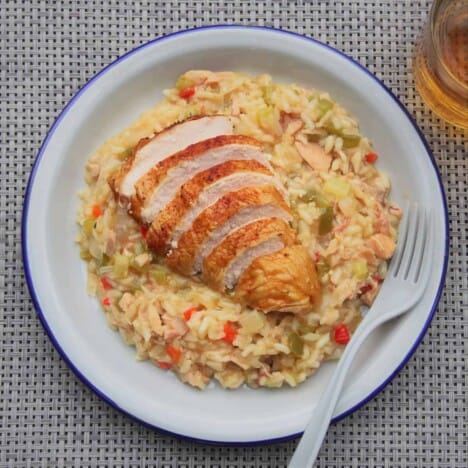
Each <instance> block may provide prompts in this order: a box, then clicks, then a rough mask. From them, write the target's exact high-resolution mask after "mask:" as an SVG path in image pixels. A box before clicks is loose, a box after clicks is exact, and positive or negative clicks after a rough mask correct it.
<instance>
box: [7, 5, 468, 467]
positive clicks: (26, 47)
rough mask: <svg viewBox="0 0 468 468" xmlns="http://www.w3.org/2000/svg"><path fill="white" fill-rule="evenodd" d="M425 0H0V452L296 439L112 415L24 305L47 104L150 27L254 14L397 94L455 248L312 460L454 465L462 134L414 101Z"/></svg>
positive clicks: (206, 459)
mask: <svg viewBox="0 0 468 468" xmlns="http://www.w3.org/2000/svg"><path fill="white" fill-rule="evenodd" d="M429 7H430V2H429V1H426V0H421V1H417V0H415V1H405V0H394V1H391V0H387V1H385V0H369V1H368V0H365V1H347V0H335V1H320V2H318V1H317V2H313V1H305V0H297V1H286V0H283V1H262V0H257V1H236V0H229V1H228V0H226V1H208V0H206V1H197V2H195V1H183V0H168V1H166V2H158V1H150V0H148V1H143V0H141V1H139V0H125V1H124V0H120V1H119V0H93V1H90V0H88V1H86V0H82V1H66V0H63V1H56V2H52V1H50V2H49V1H35V2H32V1H24V2H21V1H19V0H15V1H6V0H0V54H1V55H0V97H1V102H0V104H1V107H0V138H1V140H0V155H1V159H0V171H1V172H0V241H1V242H0V314H1V315H0V326H1V330H0V340H1V402H0V416H1V421H0V467H8V468H10V467H62V466H67V467H68V466H76V467H85V466H93V467H94V466H96V467H97V466H99V467H101V466H111V467H120V466H125V467H146V466H158V467H180V468H184V467H186V468H189V467H209V468H214V467H219V468H228V467H230V468H234V467H265V468H270V467H281V466H285V465H286V464H287V461H288V459H289V457H290V456H291V454H292V452H293V450H294V448H295V446H296V440H291V441H288V442H283V443H275V444H270V445H263V446H257V447H250V446H247V447H229V446H211V445H204V444H199V443H195V442H190V441H185V440H179V439H178V438H175V437H171V436H169V435H166V434H163V433H161V432H158V431H156V430H151V429H148V428H146V427H143V426H141V425H140V424H138V423H136V422H134V421H132V420H131V419H129V418H128V417H126V416H124V415H122V414H121V413H119V412H118V411H117V410H115V409H113V408H112V407H110V406H109V405H107V404H106V403H105V402H104V401H102V400H101V399H100V398H99V397H97V396H96V395H95V394H94V393H93V392H92V391H91V390H89V389H88V388H87V387H86V386H85V385H84V384H83V383H82V382H81V381H80V380H79V379H78V378H77V377H76V376H75V375H74V374H73V372H72V371H71V370H70V369H69V368H68V367H67V365H66V364H65V363H64V361H63V360H62V359H61V357H60V356H59V354H58V353H57V351H56V350H55V349H54V347H53V346H52V344H51V342H50V341H49V339H48V337H47V335H46V333H45V332H44V330H43V328H42V326H41V324H40V323H39V320H38V318H37V316H36V312H35V311H34V308H33V305H32V302H31V299H30V297H29V294H28V291H27V288H26V285H25V280H24V275H23V268H22V260H21V247H20V225H21V212H22V204H23V196H24V191H25V187H26V183H27V179H28V176H29V172H30V170H31V167H32V164H33V162H34V159H35V157H36V155H37V152H38V149H39V146H40V144H41V142H42V140H43V139H44V138H45V136H46V132H47V130H48V128H49V127H50V126H51V125H52V123H53V121H54V119H55V118H56V117H57V115H58V113H59V112H60V111H61V110H62V109H63V107H64V106H65V104H66V103H67V102H68V101H69V99H70V98H71V97H72V96H73V95H74V94H75V93H76V92H77V90H78V89H79V88H80V87H81V86H82V85H83V84H84V83H86V81H87V80H88V79H90V78H91V77H92V76H93V75H94V74H95V73H96V72H98V71H99V70H100V69H101V68H102V67H104V66H105V65H107V64H109V63H110V62H112V61H113V60H115V59H116V58H117V57H119V56H120V55H121V54H123V53H125V52H127V51H128V50H130V49H133V48H134V47H136V46H139V45H141V44H143V43H145V42H146V41H148V40H150V39H154V38H156V37H160V36H163V35H165V34H168V33H171V32H174V31H179V30H183V29H187V28H193V27H196V26H204V25H214V24H219V23H228V24H233V23H234V24H242V25H266V26H274V27H276V28H282V29H285V30H289V31H294V32H297V33H300V34H304V35H306V36H311V37H314V38H316V39H319V40H321V41H323V42H325V43H327V44H330V45H332V46H334V47H336V48H338V49H340V50H342V51H344V52H345V53H347V54H348V55H350V56H351V57H353V58H354V59H356V60H358V61H359V62H360V63H361V64H362V65H364V66H366V67H367V68H368V69H370V70H371V71H372V72H373V73H375V74H376V75H377V77H378V78H380V79H381V80H382V81H383V82H384V83H385V84H386V85H387V86H389V87H390V88H391V89H392V91H393V92H394V93H395V94H396V95H397V96H398V97H399V98H400V99H401V101H402V102H403V104H404V105H405V106H406V107H407V109H408V110H409V112H410V113H411V114H412V115H413V117H414V118H415V120H416V122H417V123H418V125H419V126H420V128H421V129H422V131H423V133H424V134H425V136H426V137H427V139H428V142H429V145H430V146H431V148H432V149H433V151H434V155H435V157H436V159H437V163H438V166H439V169H440V172H441V174H442V179H443V182H444V185H445V189H446V192H447V197H448V206H449V210H450V216H451V255H450V264H449V270H448V276H447V282H446V287H445V290H444V293H443V295H442V298H441V301H440V304H439V307H438V310H437V313H436V315H435V318H434V320H433V322H432V325H431V326H430V328H429V330H428V332H427V334H426V336H425V337H424V339H423V341H422V343H421V345H420V346H419V348H418V349H417V351H416V353H415V354H414V356H413V357H412V358H411V360H410V361H409V362H408V364H407V365H406V366H405V367H404V368H403V370H402V371H401V372H400V373H399V375H397V376H396V377H395V378H394V379H393V380H392V382H391V383H389V385H388V386H387V387H386V388H385V389H384V390H383V391H382V392H381V393H380V394H379V395H378V396H376V397H375V398H374V399H373V400H372V401H371V402H369V403H367V404H366V405H365V406H364V407H363V408H361V409H360V410H358V411H356V412H355V413H354V414H352V415H351V416H349V417H347V418H345V419H344V420H342V421H340V422H338V423H336V424H333V425H332V426H331V427H330V430H329V432H328V435H327V437H326V439H325V442H324V444H323V447H322V450H321V452H320V456H319V458H318V460H317V466H319V467H345V466H346V467H348V466H349V467H351V466H352V467H374V466H375V467H381V466H382V467H432V466H435V467H464V468H466V467H467V466H468V454H467V443H468V442H467V434H468V430H467V422H466V419H467V406H468V403H467V399H466V391H467V370H466V356H467V353H466V347H465V346H466V345H465V343H466V342H467V341H468V336H467V334H468V332H467V329H468V326H467V322H468V320H467V302H468V301H467V292H468V284H467V281H468V279H467V276H468V275H467V268H466V265H467V262H468V257H467V247H466V241H467V238H466V231H467V212H468V210H467V205H468V200H467V188H466V187H467V184H466V182H467V174H468V155H467V151H466V150H467V140H468V139H467V133H466V132H463V131H461V130H457V129H455V128H454V127H452V126H450V125H448V124H446V123H444V122H443V121H441V120H440V119H439V118H437V117H436V116H435V115H434V114H433V113H432V112H431V111H430V110H429V109H428V108H427V107H426V106H424V105H423V103H422V101H421V99H420V97H419V95H418V94H417V92H416V90H415V87H414V82H413V76H412V71H411V53H412V50H413V47H414V44H415V41H416V38H417V35H418V32H419V31H420V29H421V27H422V26H423V24H424V21H425V18H426V16H427V12H428V9H429Z"/></svg>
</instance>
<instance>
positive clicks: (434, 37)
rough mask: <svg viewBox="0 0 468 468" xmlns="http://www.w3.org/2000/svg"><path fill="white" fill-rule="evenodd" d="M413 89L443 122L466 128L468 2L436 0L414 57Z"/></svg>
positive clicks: (467, 121) (462, 0)
mask: <svg viewBox="0 0 468 468" xmlns="http://www.w3.org/2000/svg"><path fill="white" fill-rule="evenodd" d="M413 64H414V78H415V82H416V88H417V89H418V91H419V93H420V94H421V96H422V98H423V100H424V101H425V102H426V104H427V105H428V106H429V107H430V108H431V109H432V110H433V111H434V112H435V113H436V114H438V115H439V116H440V117H442V118H443V119H444V120H446V121H448V122H450V123H452V124H454V125H456V126H458V127H462V128H465V129H467V128H468V0H435V1H434V3H433V4H432V8H431V12H430V16H429V19H428V21H427V24H426V25H425V28H424V30H423V32H422V35H421V38H420V39H419V42H418V44H417V46H416V49H415V54H414V61H413Z"/></svg>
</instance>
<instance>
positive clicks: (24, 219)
mask: <svg viewBox="0 0 468 468" xmlns="http://www.w3.org/2000/svg"><path fill="white" fill-rule="evenodd" d="M209 29H230V30H234V29H238V30H243V29H248V30H252V29H256V30H261V31H270V32H274V33H276V34H279V35H281V34H286V35H290V36H294V37H295V38H297V39H301V40H303V41H310V42H313V43H315V44H317V45H318V46H320V47H323V48H325V49H328V50H329V51H331V52H333V53H335V54H338V55H340V56H342V57H343V58H345V59H346V60H347V61H348V62H351V63H352V64H353V65H354V66H356V67H358V68H359V69H360V70H361V71H363V72H365V73H366V74H367V75H368V76H370V77H371V78H372V79H373V80H374V81H376V82H377V83H378V84H379V85H380V87H381V88H382V89H383V90H384V91H386V92H387V94H388V95H389V96H390V97H391V98H392V99H393V100H394V101H395V102H396V103H397V104H398V106H399V107H400V109H401V110H402V111H403V113H404V114H405V115H406V117H407V119H408V120H409V121H410V123H411V124H412V126H413V128H414V129H415V130H416V133H417V134H418V136H419V138H420V140H421V142H422V143H423V145H424V147H425V149H426V153H427V155H428V157H429V159H430V161H431V163H432V166H433V167H434V170H435V173H436V176H437V180H438V182H439V188H440V191H441V194H442V202H443V207H444V221H445V251H444V263H443V268H442V275H441V277H440V280H439V286H438V288H437V294H436V296H435V299H434V302H433V304H432V307H431V311H430V314H429V316H428V317H427V319H426V322H425V323H424V326H423V328H422V330H421V331H420V333H419V335H418V337H417V338H416V341H415V342H414V344H413V346H412V347H411V348H410V350H409V351H408V353H407V354H406V355H405V357H404V358H403V360H402V361H401V363H400V364H399V365H398V366H397V367H396V369H395V370H394V371H393V372H392V373H391V374H390V375H389V376H388V377H387V378H386V379H385V380H384V381H383V382H382V383H381V384H380V385H379V386H378V387H377V388H376V389H374V390H373V391H372V392H371V393H370V394H369V395H367V396H366V397H365V398H363V399H362V400H361V401H360V402H359V403H357V404H355V405H354V406H353V407H351V408H350V409H348V410H347V411H344V412H343V413H341V414H339V415H338V416H336V417H335V418H333V419H332V421H331V422H332V423H335V422H337V421H340V420H341V419H343V418H345V417H346V416H348V415H350V414H351V413H353V412H354V411H356V410H357V409H359V408H360V407H361V406H363V405H365V404H366V403H367V402H368V401H370V400H372V399H373V398H374V397H375V396H376V395H377V394H378V393H380V392H381V391H382V390H383V389H384V388H385V387H386V386H387V384H388V383H389V382H390V381H391V380H392V379H393V378H394V377H395V376H396V375H397V374H398V373H399V372H400V370H401V369H402V368H403V367H404V365H405V364H406V363H407V362H408V361H409V359H410V358H411V356H412V355H413V354H414V352H415V351H416V348H417V347H418V346H419V344H420V343H421V341H422V339H423V338H424V335H425V334H426V331H427V329H428V328H429V325H430V324H431V321H432V318H433V317H434V314H435V311H436V309H437V305H438V303H439V299H440V296H441V294H442V290H443V288H444V283H445V276H446V273H447V266H448V257H449V218H448V208H447V201H446V195H445V190H444V186H443V184H442V179H441V176H440V173H439V170H438V167H437V164H436V161H435V158H434V155H433V154H432V151H431V149H430V148H429V145H428V143H427V141H426V139H425V137H424V135H423V134H422V132H421V130H420V129H419V127H418V126H417V124H416V122H415V121H414V119H413V118H412V117H411V115H410V114H409V112H408V111H407V110H406V108H405V107H404V106H403V104H402V103H401V102H400V100H399V99H398V98H397V97H396V96H395V95H394V94H393V92H392V91H391V90H390V89H389V88H388V87H387V86H386V85H385V84H383V83H382V82H381V81H380V80H379V79H378V78H377V77H376V76H375V75H374V74H373V73H371V72H370V71H369V70H367V68H365V67H364V66H363V65H361V64H360V63H358V62H356V61H355V60H354V59H352V58H351V57H349V56H348V55H346V54H345V53H344V52H341V51H340V50H337V49H335V48H334V47H331V46H329V45H327V44H324V43H323V42H320V41H318V40H316V39H313V38H311V37H306V36H303V35H301V34H298V33H294V32H291V31H285V30H282V29H277V28H272V27H267V26H241V25H215V26H203V27H199V28H191V29H185V30H183V31H177V32H174V33H171V34H168V35H166V36H162V37H159V38H157V39H153V40H151V41H148V42H146V43H144V44H142V45H140V46H138V47H136V48H134V49H132V50H130V51H128V52H126V53H125V54H123V55H122V56H120V57H119V58H117V59H116V60H114V61H113V62H112V63H110V64H109V65H107V66H106V67H104V68H103V69H102V70H100V71H99V72H98V73H96V74H95V75H94V76H93V77H92V78H91V79H90V80H88V81H87V82H86V83H85V84H84V85H83V86H82V87H81V88H80V89H79V90H78V92H77V93H76V94H75V95H74V96H73V97H72V98H71V100H70V101H69V102H68V104H67V105H66V106H65V107H64V109H63V110H62V111H61V112H60V114H59V115H58V117H57V118H56V119H55V121H54V123H53V125H52V126H51V127H50V130H49V131H48V132H47V135H46V138H45V139H44V141H43V143H42V145H41V147H40V149H39V152H38V155H37V157H36V160H35V161H34V164H33V167H32V169H31V175H30V176H29V181H28V185H27V188H26V193H25V198H24V208H23V216H22V220H21V248H22V253H23V266H24V271H25V276H26V282H27V285H28V289H29V293H30V295H31V298H32V300H33V304H34V307H35V309H36V312H37V315H38V316H39V320H40V321H41V323H42V326H43V327H44V329H45V331H46V333H47V334H48V336H49V339H50V340H51V341H52V343H53V345H54V346H55V348H56V349H57V351H58V352H59V354H60V355H61V356H62V358H63V359H64V360H65V362H66V363H67V364H68V366H69V367H70V369H71V370H72V371H73V372H74V373H75V375H76V376H77V377H78V378H79V379H80V380H81V381H82V382H83V383H84V384H85V385H87V386H88V387H89V388H90V389H91V390H92V391H93V392H94V393H95V394H96V395H98V396H99V397H100V398H102V399H103V400H104V401H105V402H107V403H108V404H110V405H111V406H113V407H114V408H116V409H117V410H119V411H120V412H122V413H123V414H125V415H126V416H128V417H130V418H131V419H133V420H134V421H137V422H138V423H140V424H142V425H144V426H146V427H148V428H151V429H156V430H158V431H160V432H163V433H165V434H168V435H172V436H175V437H179V438H183V439H186V440H192V441H195V442H202V443H208V444H214V445H230V446H249V445H260V444H269V443H274V442H283V441H287V440H290V439H293V438H295V437H299V436H300V435H301V434H302V432H298V433H295V434H290V435H287V436H282V437H276V438H272V439H261V440H255V441H249V442H236V441H228V442H222V441H212V440H206V439H200V438H196V437H190V436H187V435H183V434H178V433H175V432H171V431H168V430H166V429H162V428H160V427H158V426H156V425H153V424H150V423H148V422H146V421H143V420H142V419H140V418H137V417H136V416H134V415H133V414H131V413H129V412H128V411H126V410H124V409H123V408H121V407H120V406H119V405H118V404H117V403H115V402H114V401H113V400H112V399H111V398H109V397H108V396H107V395H105V394H104V393H102V392H101V390H99V389H98V388H97V387H95V386H94V384H93V383H92V382H91V381H90V380H88V378H87V377H86V376H85V375H83V374H82V373H81V372H80V370H79V369H77V368H76V367H75V365H74V364H73V362H72V361H71V359H70V358H69V357H68V356H67V355H66V354H65V351H64V350H63V349H62V347H61V346H60V344H59V342H58V341H57V339H56V338H55V336H54V334H53V333H52V330H51V329H50V327H49V325H48V323H47V321H46V319H45V316H44V313H43V312H42V310H41V307H40V304H39V300H38V298H37V295H36V291H35V289H34V283H33V280H32V277H31V272H30V269H29V261H28V251H27V245H26V238H27V219H28V212H29V201H30V195H31V190H32V187H33V185H34V179H35V176H36V173H37V170H38V168H39V164H40V162H41V159H42V156H43V154H44V152H45V149H46V148H47V145H48V143H49V140H50V138H51V137H52V135H53V133H54V132H55V129H56V128H57V126H58V125H59V124H60V122H61V121H62V119H63V118H64V117H65V115H66V114H67V112H68V110H69V109H70V108H71V107H72V106H73V104H74V103H75V101H76V100H77V99H78V98H79V97H80V96H81V94H82V93H83V92H84V91H85V90H86V89H87V88H88V87H89V86H90V85H91V84H92V83H93V82H94V81H95V80H96V79H97V78H98V77H100V76H101V75H103V74H105V73H107V72H108V71H109V70H110V69H111V68H113V67H114V66H116V65H118V64H119V63H120V62H122V61H124V60H125V59H126V58H127V57H129V56H131V55H133V54H135V53H137V52H138V51H140V50H141V49H144V48H146V47H150V46H152V45H153V44H155V43H157V42H163V41H165V40H167V39H170V38H173V37H175V36H182V35H187V34H193V33H197V32H199V31H205V30H209Z"/></svg>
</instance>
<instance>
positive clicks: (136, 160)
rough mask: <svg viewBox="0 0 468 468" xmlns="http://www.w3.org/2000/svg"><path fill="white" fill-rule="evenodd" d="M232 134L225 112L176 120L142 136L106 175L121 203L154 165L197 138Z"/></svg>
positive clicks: (228, 118) (127, 198)
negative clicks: (167, 125) (116, 167)
mask: <svg viewBox="0 0 468 468" xmlns="http://www.w3.org/2000/svg"><path fill="white" fill-rule="evenodd" d="M230 134H232V121H231V119H230V117H228V116H225V115H212V116H197V117H191V118H189V119H186V120H184V121H183V122H176V123H174V124H173V125H170V126H169V127H166V128H165V129H164V130H162V131H160V132H158V133H156V134H155V135H153V136H150V137H148V138H143V139H141V140H140V141H139V142H138V144H137V145H136V146H135V148H134V149H133V151H132V153H131V154H130V156H129V157H128V158H127V159H126V161H125V162H124V164H123V165H122V166H121V167H120V168H119V169H118V170H117V171H115V172H114V174H112V175H111V176H110V177H109V180H108V182H109V185H110V187H111V189H112V191H113V192H114V195H115V196H116V198H118V199H119V201H120V202H122V203H124V202H128V201H129V199H130V197H131V196H132V195H134V194H135V189H136V187H135V185H136V183H137V182H138V180H139V179H140V178H141V177H143V176H144V175H145V174H146V173H147V172H148V171H149V170H150V169H151V168H152V167H153V166H154V165H155V164H157V163H158V162H160V161H162V160H163V159H165V158H167V157H168V156H171V155H172V154H174V153H176V152H179V151H181V150H183V149H185V148H186V147H187V146H190V145H191V144H194V143H197V142H198V141H203V140H206V139H207V138H213V137H215V136H218V135H230Z"/></svg>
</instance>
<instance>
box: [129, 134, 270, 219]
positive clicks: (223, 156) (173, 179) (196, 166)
mask: <svg viewBox="0 0 468 468" xmlns="http://www.w3.org/2000/svg"><path fill="white" fill-rule="evenodd" d="M228 160H236V161H240V160H253V161H257V162H259V163H260V164H262V165H264V166H265V167H266V168H268V169H270V168H271V166H270V163H269V162H268V157H267V155H266V154H265V153H264V152H263V151H262V150H261V148H260V147H259V145H258V142H257V141H256V140H253V139H252V138H249V137H243V136H238V135H225V136H219V137H215V138H211V139H209V140H204V141H201V142H199V143H196V144H194V145H191V146H189V147H188V148H186V149H185V150H182V151H180V152H178V153H176V154H173V155H172V156H170V157H168V158H166V159H164V160H163V161H161V162H159V163H158V164H156V166H154V167H153V169H151V170H150V171H149V172H148V173H147V174H146V175H145V176H144V177H142V178H141V179H140V180H139V181H138V182H137V184H136V196H135V197H132V210H133V215H134V216H135V217H136V218H137V219H141V220H142V221H143V222H145V223H148V224H149V223H151V222H152V220H153V219H154V218H155V216H157V215H158V213H159V212H160V211H161V210H162V209H163V208H164V207H165V206H166V205H167V204H168V203H169V202H170V201H171V200H172V199H173V198H174V197H175V195H176V194H177V192H178V191H179V190H180V188H181V187H182V186H183V185H184V184H185V183H186V182H187V181H188V180H190V179H191V178H192V177H193V176H194V175H196V174H198V173H200V172H202V171H204V170H206V169H209V168H211V167H213V166H216V165H217V164H219V162H220V161H228Z"/></svg>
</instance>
